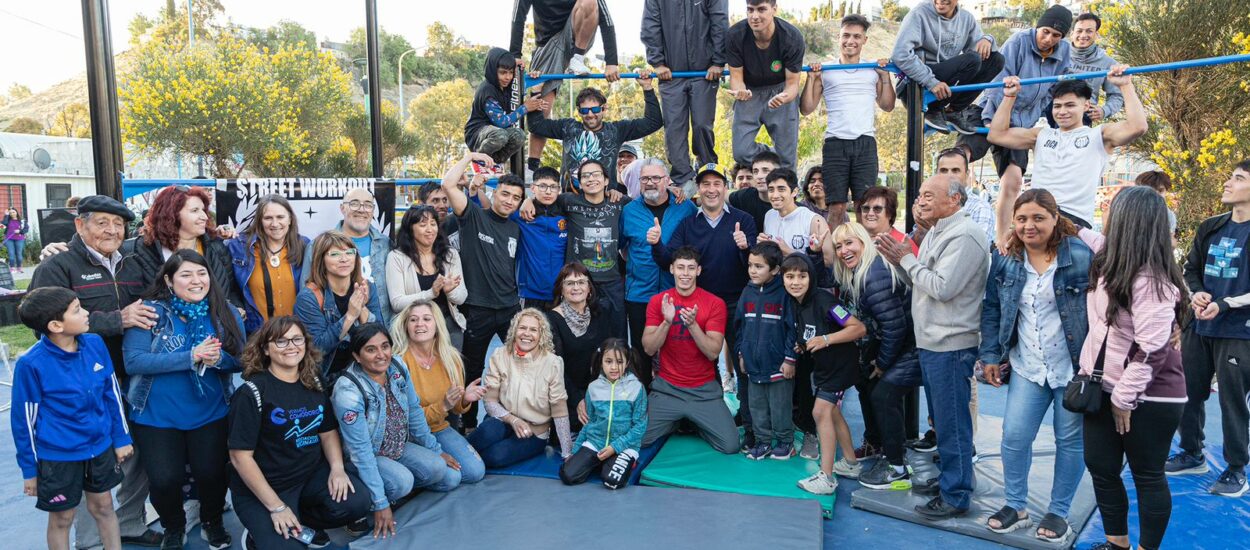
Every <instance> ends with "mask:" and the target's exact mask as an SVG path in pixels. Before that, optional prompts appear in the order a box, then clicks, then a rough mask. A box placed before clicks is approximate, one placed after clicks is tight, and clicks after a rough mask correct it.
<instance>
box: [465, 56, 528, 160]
mask: <svg viewBox="0 0 1250 550" xmlns="http://www.w3.org/2000/svg"><path fill="white" fill-rule="evenodd" d="M519 68H521V64H520V62H519V60H517V59H516V58H514V57H512V56H511V55H510V54H509V53H508V50H505V49H503V48H491V49H490V52H488V53H487V54H486V71H485V75H484V76H485V79H484V80H482V83H481V84H478V86H477V92H476V93H474V94H473V107H472V110H471V111H469V120H468V122H465V123H464V144H465V146H467V147H468V148H469V150H471V151H473V152H475V153H486V154H487V155H490V157H491V158H492V159H494V160H495V162H496V163H500V164H502V163H504V162H506V161H507V160H508V158H510V157H512V155H515V154H516V153H517V152H518V151H520V150H521V147H523V146H524V145H525V130H522V129H521V128H520V123H521V117H523V116H525V113H527V112H529V111H532V110H535V109H537V110H542V109H544V108H546V105H547V104H546V102H545V101H543V100H541V99H539V98H537V97H531V98H529V99H526V100H525V102H524V103H521V100H520V98H521V95H522V93H523V92H524V90H522V89H521V81H520V80H518V79H517V78H516V74H517V70H518V69H519ZM518 104H519V105H518Z"/></svg>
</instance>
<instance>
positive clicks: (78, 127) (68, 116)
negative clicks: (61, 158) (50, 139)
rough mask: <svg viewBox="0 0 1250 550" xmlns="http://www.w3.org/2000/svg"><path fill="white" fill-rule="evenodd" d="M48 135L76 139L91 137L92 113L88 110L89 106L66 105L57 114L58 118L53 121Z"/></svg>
mask: <svg viewBox="0 0 1250 550" xmlns="http://www.w3.org/2000/svg"><path fill="white" fill-rule="evenodd" d="M48 135H50V136H65V137H76V138H89V137H91V112H90V111H88V110H87V104H86V103H70V104H69V105H66V106H65V108H64V109H62V110H61V112H59V113H57V114H56V118H54V119H53V120H52V126H51V127H50V128H48Z"/></svg>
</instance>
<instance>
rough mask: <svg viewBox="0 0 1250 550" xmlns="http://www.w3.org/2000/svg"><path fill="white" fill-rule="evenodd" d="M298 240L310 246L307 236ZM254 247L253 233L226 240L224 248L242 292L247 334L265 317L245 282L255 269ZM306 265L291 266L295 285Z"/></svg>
mask: <svg viewBox="0 0 1250 550" xmlns="http://www.w3.org/2000/svg"><path fill="white" fill-rule="evenodd" d="M253 223H259V222H253ZM300 240H301V241H303V242H304V249H309V248H311V247H310V246H309V244H308V237H303V236H301V237H300ZM255 248H256V236H255V235H253V236H252V237H250V238H249V237H246V236H244V235H239V236H237V237H235V238H233V239H230V240H228V241H226V249H227V250H229V251H230V260H231V261H230V266H231V267H232V268H233V270H234V280H235V281H237V282H238V283H239V290H240V291H241V292H242V293H243V302H244V303H243V309H244V310H245V311H247V319H246V320H245V321H244V322H243V327H244V328H245V329H247V334H251V333H253V332H256V331H258V330H260V326H261V325H262V324H264V323H265V318H264V317H261V315H260V306H258V305H257V304H256V297H255V296H252V287H250V286H248V284H247V282H248V281H249V280H250V279H251V278H252V273H253V272H254V271H256V253H255V252H254V250H255ZM308 265H312V264H306V263H301V264H300V265H293V266H291V275H292V277H291V279H292V280H293V281H294V282H295V284H296V285H299V284H300V283H299V280H300V275H301V272H302V271H303V268H304V266H308ZM299 288H300V287H299V286H296V288H295V292H296V294H298V293H299Z"/></svg>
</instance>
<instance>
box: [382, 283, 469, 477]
mask: <svg viewBox="0 0 1250 550" xmlns="http://www.w3.org/2000/svg"><path fill="white" fill-rule="evenodd" d="M391 339H392V340H394V349H393V350H392V352H393V353H394V354H395V358H396V359H398V360H400V361H401V362H403V364H404V366H405V367H407V369H408V374H409V377H410V378H411V379H412V387H413V389H415V390H416V392H417V397H419V398H420V399H421V409H422V410H423V411H424V412H425V421H426V422H427V423H428V424H429V425H430V431H431V432H433V433H434V438H435V439H437V440H438V443H439V445H442V447H443V451H444V452H446V453H447V454H449V455H451V456H452V457H453V458H455V459H456V461H457V462H459V463H460V483H462V484H463V483H477V482H478V481H481V480H482V477H483V476H485V475H486V465H485V464H483V463H482V457H480V456H478V454H477V453H476V452H474V451H473V448H472V447H471V446H470V445H469V441H468V440H466V439H465V438H464V436H462V435H460V432H457V431H456V430H455V429H453V428H452V427H451V424H450V423H449V422H448V418H447V417H448V416H449V415H451V414H465V413H466V412H468V410H469V405H470V404H472V403H473V402H475V401H478V400H480V399H481V398H482V397H483V396H485V395H486V388H484V387H482V380H481V379H480V378H479V379H477V380H473V381H472V382H470V383H469V384H468V385H467V386H466V385H465V380H464V360H463V359H461V357H460V352H458V351H456V348H455V347H454V346H452V343H451V336H450V334H449V333H448V330H447V320H446V319H445V318H444V317H443V313H442V308H440V307H438V306H437V305H435V304H434V303H433V302H430V301H429V300H417V301H415V302H412V303H410V304H408V306H407V307H405V308H403V309H402V310H400V311H399V313H398V314H396V315H395V319H394V321H392V322H391Z"/></svg>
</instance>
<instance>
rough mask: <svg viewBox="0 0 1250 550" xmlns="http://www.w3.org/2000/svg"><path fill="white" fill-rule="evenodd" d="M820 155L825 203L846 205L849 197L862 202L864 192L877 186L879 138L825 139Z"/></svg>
mask: <svg viewBox="0 0 1250 550" xmlns="http://www.w3.org/2000/svg"><path fill="white" fill-rule="evenodd" d="M821 155H822V158H821V167H820V171H821V174H823V175H824V178H825V200H827V201H829V202H830V203H833V204H842V203H846V201H847V198H848V197H849V198H850V199H851V200H854V201H855V202H856V203H859V200H860V199H862V198H864V192H866V191H868V188H869V187H872V186H873V185H876V184H877V138H874V137H872V136H859V137H857V138H855V139H838V138H832V137H831V138H825V145H824V148H823V149H822V151H821Z"/></svg>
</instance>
